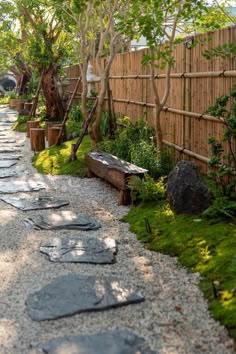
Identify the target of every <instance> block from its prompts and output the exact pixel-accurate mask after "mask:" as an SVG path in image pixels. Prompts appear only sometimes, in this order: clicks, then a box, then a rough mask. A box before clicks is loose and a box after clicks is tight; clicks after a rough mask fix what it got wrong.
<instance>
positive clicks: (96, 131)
mask: <svg viewBox="0 0 236 354" xmlns="http://www.w3.org/2000/svg"><path fill="white" fill-rule="evenodd" d="M106 76H107V78H106V77H103V78H102V79H101V89H100V92H99V96H98V103H97V111H96V118H95V120H94V122H93V123H92V134H91V135H90V138H92V140H95V141H91V142H92V145H93V144H94V143H95V145H96V143H99V142H100V141H102V135H101V131H100V125H101V120H102V113H103V106H104V102H105V95H106V88H107V80H108V75H106Z"/></svg>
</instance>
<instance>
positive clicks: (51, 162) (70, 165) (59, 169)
mask: <svg viewBox="0 0 236 354" xmlns="http://www.w3.org/2000/svg"><path fill="white" fill-rule="evenodd" d="M75 141H76V139H75V140H71V141H67V142H65V143H64V144H62V145H60V146H52V147H50V148H48V149H45V150H43V151H41V152H39V153H37V154H35V156H34V157H33V166H34V167H35V168H36V169H37V171H38V172H40V173H44V174H51V175H71V176H78V177H85V176H86V167H85V163H84V155H85V154H86V153H87V152H89V151H90V150H91V144H90V139H89V136H85V137H84V139H83V142H82V144H81V145H80V148H79V150H78V152H77V160H76V161H72V162H70V161H69V159H70V154H71V144H72V143H75Z"/></svg>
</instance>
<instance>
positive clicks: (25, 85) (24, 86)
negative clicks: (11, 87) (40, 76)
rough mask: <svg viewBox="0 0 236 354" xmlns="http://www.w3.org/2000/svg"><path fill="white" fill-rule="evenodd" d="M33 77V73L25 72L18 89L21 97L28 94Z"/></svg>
mask: <svg viewBox="0 0 236 354" xmlns="http://www.w3.org/2000/svg"><path fill="white" fill-rule="evenodd" d="M31 77H32V73H31V71H29V70H28V71H23V72H22V73H21V76H20V80H19V86H18V88H17V92H18V94H19V95H25V94H27V90H28V83H29V81H30V79H31Z"/></svg>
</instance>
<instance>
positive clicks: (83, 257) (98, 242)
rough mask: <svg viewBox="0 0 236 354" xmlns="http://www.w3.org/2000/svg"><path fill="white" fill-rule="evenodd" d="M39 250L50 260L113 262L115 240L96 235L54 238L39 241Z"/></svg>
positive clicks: (115, 248) (64, 261)
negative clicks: (100, 237) (99, 237)
mask: <svg viewBox="0 0 236 354" xmlns="http://www.w3.org/2000/svg"><path fill="white" fill-rule="evenodd" d="M40 252H42V253H44V254H46V255H47V256H48V257H49V259H50V261H52V262H62V263H67V262H74V263H93V264H110V263H114V262H115V254H116V253H117V247H116V241H115V240H113V239H112V238H108V237H107V238H105V239H104V240H102V239H98V238H96V237H69V238H62V239H61V238H58V237H57V238H54V239H53V240H51V241H44V242H42V243H41V246H40Z"/></svg>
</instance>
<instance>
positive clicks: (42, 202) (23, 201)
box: [0, 171, 70, 210]
mask: <svg viewBox="0 0 236 354" xmlns="http://www.w3.org/2000/svg"><path fill="white" fill-rule="evenodd" d="M0 172H1V171H0ZM0 199H1V200H3V201H4V202H6V203H8V204H11V205H12V206H14V207H15V208H18V209H21V210H40V209H51V208H54V209H56V208H61V207H63V206H65V205H69V204H70V202H68V201H65V200H58V199H56V198H54V197H49V196H42V197H30V198H18V197H1V198H0Z"/></svg>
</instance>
